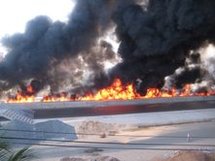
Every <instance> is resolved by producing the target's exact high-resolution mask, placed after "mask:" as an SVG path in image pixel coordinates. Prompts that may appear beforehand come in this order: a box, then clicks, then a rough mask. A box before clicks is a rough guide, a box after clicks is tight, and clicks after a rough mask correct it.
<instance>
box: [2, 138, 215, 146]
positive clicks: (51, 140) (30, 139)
mask: <svg viewBox="0 0 215 161" xmlns="http://www.w3.org/2000/svg"><path fill="white" fill-rule="evenodd" d="M0 138H1V139H6V140H27V141H48V142H60V143H80V144H104V145H105V144H106V145H131V146H132V145H133V146H134V145H135V146H141V145H142V146H151V145H153V146H155V145H156V146H184V147H185V146H187V147H190V146H196V147H200V146H206V147H214V148H215V144H170V143H169V144H167V143H120V142H98V141H74V140H55V139H38V138H25V137H22V138H21V137H0Z"/></svg>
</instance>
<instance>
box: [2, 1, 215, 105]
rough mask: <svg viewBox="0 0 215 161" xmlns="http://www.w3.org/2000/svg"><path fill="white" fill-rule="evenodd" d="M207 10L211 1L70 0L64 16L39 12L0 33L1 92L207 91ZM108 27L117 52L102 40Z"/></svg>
mask: <svg viewBox="0 0 215 161" xmlns="http://www.w3.org/2000/svg"><path fill="white" fill-rule="evenodd" d="M214 8H215V1H213V0H208V1H203V0H170V1H169V0H148V1H147V0H116V1H114V0H109V1H107V0H78V1H77V2H76V6H75V9H74V11H73V12H72V13H71V15H70V17H69V21H68V22H65V23H63V22H52V21H51V20H50V19H49V18H48V17H44V16H39V17H36V18H35V19H33V20H31V21H29V22H28V24H27V27H26V31H25V33H23V34H19V33H18V34H15V35H13V36H11V37H5V38H4V39H3V44H4V45H5V46H6V47H7V48H8V51H9V52H8V54H7V55H6V56H5V58H4V59H3V61H2V62H1V63H0V90H1V94H2V95H3V96H5V95H7V94H8V92H9V93H11V92H12V93H13V92H14V90H17V88H19V90H18V94H16V95H15V96H14V97H10V98H9V100H8V101H9V102H31V101H34V100H35V97H36V95H38V94H39V93H41V91H44V90H46V91H48V93H46V94H45V96H44V95H43V96H44V97H43V98H42V100H43V101H45V102H49V101H65V100H66V101H68V100H109V99H136V98H138V99H139V98H150V97H173V96H189V95H197V96H198V95H201V96H202V95H204V96H208V95H213V94H214V89H215V87H214V79H215V75H214V70H215V66H214V62H215V49H214V47H213V44H214V42H215V39H214V37H215V32H214V27H215V19H214V15H215V10H214ZM113 28H114V29H115V31H114V33H113V34H114V35H115V36H116V37H117V39H118V43H119V48H118V52H117V53H115V52H114V51H113V47H112V46H111V44H110V43H109V42H107V41H104V40H103V39H104V37H105V36H106V35H107V34H108V33H109V31H110V30H111V29H113ZM117 57H120V59H121V60H120V61H118V63H117V64H116V65H115V66H114V67H112V68H111V69H109V70H108V71H107V70H105V62H106V61H109V63H115V62H117V61H116V59H117ZM56 93H57V94H56ZM59 93H60V94H59ZM13 94H14V93H13Z"/></svg>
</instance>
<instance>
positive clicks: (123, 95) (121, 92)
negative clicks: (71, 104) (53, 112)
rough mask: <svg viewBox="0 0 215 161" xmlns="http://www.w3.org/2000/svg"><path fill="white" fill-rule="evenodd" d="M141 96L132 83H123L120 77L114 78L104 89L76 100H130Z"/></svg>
mask: <svg viewBox="0 0 215 161" xmlns="http://www.w3.org/2000/svg"><path fill="white" fill-rule="evenodd" d="M137 98H141V96H140V94H138V93H137V92H136V90H135V88H134V86H133V85H132V84H128V85H123V84H122V82H121V80H120V79H118V78H117V79H115V80H114V82H113V83H112V84H111V85H110V86H109V87H106V88H104V89H101V90H99V91H98V92H97V93H96V94H92V93H91V94H88V95H86V96H84V97H80V98H78V100H84V101H86V100H96V101H100V100H131V99H137Z"/></svg>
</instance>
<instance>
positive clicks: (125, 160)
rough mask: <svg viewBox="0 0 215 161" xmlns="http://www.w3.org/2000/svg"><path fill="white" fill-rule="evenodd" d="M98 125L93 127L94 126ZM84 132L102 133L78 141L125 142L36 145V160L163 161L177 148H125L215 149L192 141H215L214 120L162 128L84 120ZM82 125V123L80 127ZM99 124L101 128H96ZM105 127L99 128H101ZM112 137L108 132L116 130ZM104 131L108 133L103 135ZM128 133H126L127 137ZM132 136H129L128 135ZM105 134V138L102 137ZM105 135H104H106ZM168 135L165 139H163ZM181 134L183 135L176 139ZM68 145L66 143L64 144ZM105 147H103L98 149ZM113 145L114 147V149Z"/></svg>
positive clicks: (212, 142)
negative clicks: (102, 159) (106, 160)
mask: <svg viewBox="0 0 215 161" xmlns="http://www.w3.org/2000/svg"><path fill="white" fill-rule="evenodd" d="M94 124H96V126H95V127H94V126H93V125H94ZM86 125H87V127H86V128H84V130H85V132H86V131H88V132H89V133H92V132H94V133H97V134H101V135H100V136H85V137H83V136H82V137H79V139H78V140H79V141H97V142H118V143H123V144H122V145H101V144H99V145H97V144H88V143H85V144H80V143H78V144H77V143H67V145H82V146H91V147H93V148H71V147H70V148H59V147H39V146H33V149H34V152H35V154H36V155H37V156H38V158H37V159H35V161H60V159H62V158H64V157H79V158H80V157H82V158H96V157H98V156H112V157H115V158H118V159H120V160H121V161H131V160H132V161H155V160H158V159H159V160H162V159H166V158H169V157H171V156H174V155H175V154H177V153H178V150H143V149H141V150H137V149H136V150H130V149H126V150H125V149H122V148H128V147H132V148H137V147H140V148H159V149H160V148H161V149H163V148H168V149H174V148H197V149H199V150H204V151H214V150H215V149H214V147H207V146H200V147H194V146H192V144H215V138H212V137H214V134H215V122H214V121H210V122H198V123H192V124H180V125H169V126H159V127H148V128H141V127H130V128H127V129H125V128H124V127H123V126H121V125H120V126H116V125H111V124H107V123H104V124H103V123H100V122H91V123H89V122H84V123H83V124H82V126H83V127H84V126H86ZM80 126H81V125H79V127H80ZM97 126H98V127H100V128H97ZM83 127H82V128H77V131H78V132H84V130H83ZM101 127H102V130H101V131H99V129H101ZM115 132H116V134H115V135H113V136H109V134H112V133H115ZM104 133H105V135H104ZM188 133H189V134H190V136H191V141H190V142H187V134H188ZM125 135H126V136H125ZM128 135H129V136H128ZM143 135H144V136H146V135H147V136H149V135H150V137H134V136H143ZM101 136H102V137H101ZM104 136H105V138H103V137H104ZM162 136H165V138H162ZM173 136H179V137H180V138H174V137H173ZM195 136H200V137H211V138H192V137H195ZM129 143H142V144H143V143H144V144H157V143H159V144H163V143H164V144H170V145H168V146H164V145H144V146H143V145H135V146H134V145H133V146H131V145H128V144H129ZM173 144H187V145H189V146H186V147H179V146H174V145H173ZM64 145H65V143H64ZM99 146H104V147H105V148H104V147H103V148H95V147H99ZM113 147H114V148H115V149H113Z"/></svg>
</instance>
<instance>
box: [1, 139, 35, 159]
mask: <svg viewBox="0 0 215 161" xmlns="http://www.w3.org/2000/svg"><path fill="white" fill-rule="evenodd" d="M33 158H34V156H33V153H32V150H31V149H30V148H29V147H25V148H22V149H19V150H16V151H12V150H11V147H10V146H9V143H8V142H5V141H1V140H0V160H1V161H30V160H32V159H33Z"/></svg>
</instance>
